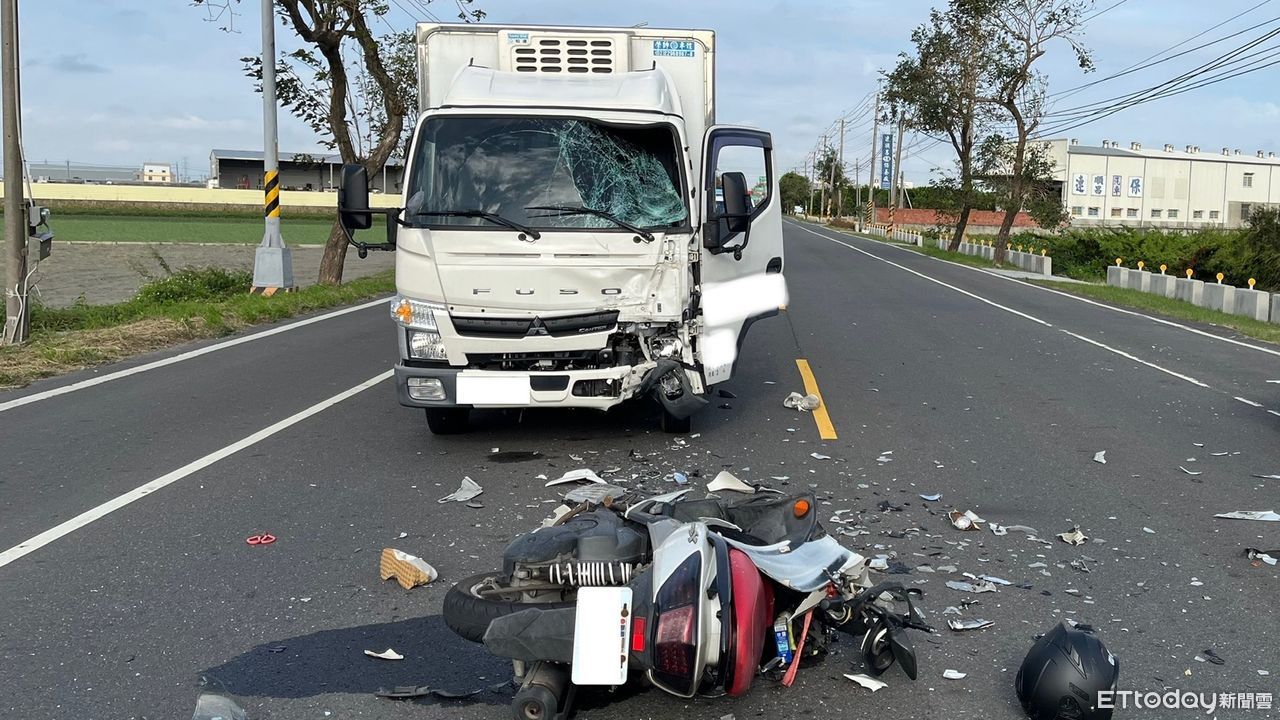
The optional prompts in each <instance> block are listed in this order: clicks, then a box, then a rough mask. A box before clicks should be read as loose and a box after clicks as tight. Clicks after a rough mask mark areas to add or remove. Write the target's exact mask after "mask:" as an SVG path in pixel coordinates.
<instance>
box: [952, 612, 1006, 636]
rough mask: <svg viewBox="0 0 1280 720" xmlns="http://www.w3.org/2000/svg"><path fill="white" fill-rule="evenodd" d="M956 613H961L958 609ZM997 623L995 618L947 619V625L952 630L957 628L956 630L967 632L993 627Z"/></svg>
mask: <svg viewBox="0 0 1280 720" xmlns="http://www.w3.org/2000/svg"><path fill="white" fill-rule="evenodd" d="M949 609H950V608H948V610H949ZM956 614H957V615H958V614H959V611H958V610H957V611H956ZM995 624H996V623H995V621H994V620H982V619H975V620H948V621H947V627H949V628H951V629H952V630H955V631H956V632H965V631H967V630H981V629H982V628H987V627H991V626H992V625H995Z"/></svg>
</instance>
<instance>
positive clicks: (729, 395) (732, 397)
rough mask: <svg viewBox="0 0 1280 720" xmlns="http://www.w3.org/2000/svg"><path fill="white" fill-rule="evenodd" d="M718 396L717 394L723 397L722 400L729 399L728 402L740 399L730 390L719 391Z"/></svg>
mask: <svg viewBox="0 0 1280 720" xmlns="http://www.w3.org/2000/svg"><path fill="white" fill-rule="evenodd" d="M716 394H717V395H719V396H720V397H722V398H726V399H728V400H736V399H737V397H738V396H737V395H734V394H733V393H731V392H729V391H728V390H720V391H718V392H717V393H716Z"/></svg>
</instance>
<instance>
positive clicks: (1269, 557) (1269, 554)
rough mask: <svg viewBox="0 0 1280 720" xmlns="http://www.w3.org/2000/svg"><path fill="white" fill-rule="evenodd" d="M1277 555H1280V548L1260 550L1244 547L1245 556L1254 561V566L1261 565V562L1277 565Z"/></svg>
mask: <svg viewBox="0 0 1280 720" xmlns="http://www.w3.org/2000/svg"><path fill="white" fill-rule="evenodd" d="M1277 555H1280V550H1259V549H1257V548H1245V549H1244V556H1245V557H1247V558H1249V559H1250V560H1252V561H1253V566H1254V567H1261V565H1260V564H1259V563H1266V564H1268V565H1275V564H1276V556H1277Z"/></svg>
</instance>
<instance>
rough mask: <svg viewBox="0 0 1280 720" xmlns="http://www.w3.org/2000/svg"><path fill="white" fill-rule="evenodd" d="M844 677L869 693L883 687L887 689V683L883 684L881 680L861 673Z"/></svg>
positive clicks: (847, 674)
mask: <svg viewBox="0 0 1280 720" xmlns="http://www.w3.org/2000/svg"><path fill="white" fill-rule="evenodd" d="M845 677H846V678H848V679H849V680H852V681H854V682H856V683H858V684H859V685H861V686H862V687H864V688H866V689H868V690H870V691H871V692H875V691H877V690H879V689H880V688H883V687H889V683H887V682H884V681H883V680H877V679H875V678H873V677H869V676H867V675H863V674H862V673H858V674H857V675H852V674H849V673H845Z"/></svg>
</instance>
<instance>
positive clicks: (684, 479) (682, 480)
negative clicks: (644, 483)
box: [667, 472, 689, 485]
mask: <svg viewBox="0 0 1280 720" xmlns="http://www.w3.org/2000/svg"><path fill="white" fill-rule="evenodd" d="M667 482H674V483H675V484H677V485H688V484H689V476H688V475H685V474H684V473H682V472H673V473H671V474H670V475H667Z"/></svg>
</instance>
